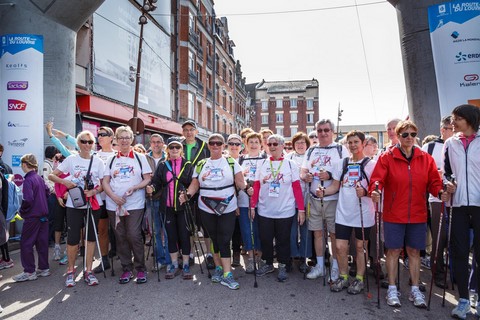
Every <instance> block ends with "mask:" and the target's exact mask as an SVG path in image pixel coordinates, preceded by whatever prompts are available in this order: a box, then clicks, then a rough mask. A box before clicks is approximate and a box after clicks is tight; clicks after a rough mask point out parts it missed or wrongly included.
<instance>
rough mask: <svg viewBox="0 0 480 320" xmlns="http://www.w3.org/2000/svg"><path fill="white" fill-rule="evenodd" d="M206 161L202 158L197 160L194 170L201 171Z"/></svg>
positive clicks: (198, 172)
mask: <svg viewBox="0 0 480 320" xmlns="http://www.w3.org/2000/svg"><path fill="white" fill-rule="evenodd" d="M206 162H207V159H202V160H200V161H198V163H197V166H196V167H195V172H196V173H197V174H200V172H202V169H203V166H204V165H205V163H206Z"/></svg>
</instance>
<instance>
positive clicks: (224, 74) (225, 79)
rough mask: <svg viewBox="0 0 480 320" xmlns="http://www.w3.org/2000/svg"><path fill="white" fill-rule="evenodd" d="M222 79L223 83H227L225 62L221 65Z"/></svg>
mask: <svg viewBox="0 0 480 320" xmlns="http://www.w3.org/2000/svg"><path fill="white" fill-rule="evenodd" d="M222 78H223V81H227V65H226V64H225V62H223V63H222Z"/></svg>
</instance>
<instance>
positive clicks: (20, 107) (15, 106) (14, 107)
mask: <svg viewBox="0 0 480 320" xmlns="http://www.w3.org/2000/svg"><path fill="white" fill-rule="evenodd" d="M26 109H27V103H25V102H23V101H20V100H15V99H8V111H25V110H26Z"/></svg>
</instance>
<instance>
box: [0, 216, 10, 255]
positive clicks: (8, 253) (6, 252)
mask: <svg viewBox="0 0 480 320" xmlns="http://www.w3.org/2000/svg"><path fill="white" fill-rule="evenodd" d="M0 214H1V213H0ZM0 249H1V250H2V260H3V261H10V252H9V251H8V242H5V243H4V244H2V245H1V246H0Z"/></svg>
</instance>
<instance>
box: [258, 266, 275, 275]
mask: <svg viewBox="0 0 480 320" xmlns="http://www.w3.org/2000/svg"><path fill="white" fill-rule="evenodd" d="M273 271H275V269H274V268H273V265H271V264H263V265H262V266H261V267H260V268H258V270H257V276H258V277H263V276H264V275H266V274H267V273H272V272H273Z"/></svg>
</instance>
